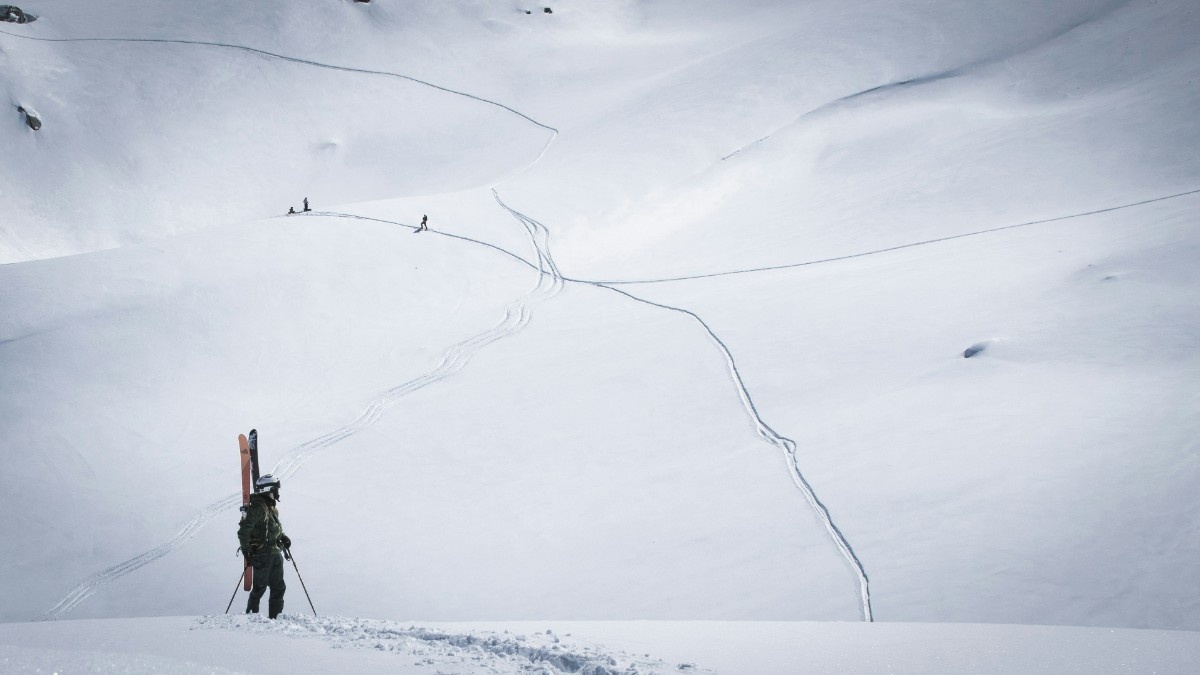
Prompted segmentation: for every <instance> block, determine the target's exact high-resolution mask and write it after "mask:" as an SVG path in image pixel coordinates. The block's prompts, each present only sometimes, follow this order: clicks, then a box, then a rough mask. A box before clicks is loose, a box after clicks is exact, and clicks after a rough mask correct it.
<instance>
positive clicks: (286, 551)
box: [234, 548, 317, 616]
mask: <svg viewBox="0 0 1200 675" xmlns="http://www.w3.org/2000/svg"><path fill="white" fill-rule="evenodd" d="M283 557H285V558H287V559H288V560H291V561H292V569H294V570H296V578H297V579H299V580H300V588H303V589H304V597H305V598H308V607H309V609H311V610H312V611H313V616H316V615H317V608H316V607H313V604H312V596H310V595H309V594H308V586H305V585H304V577H302V576H300V568H299V567H296V558H295V556H293V555H292V549H290V548H285V549H283ZM234 593H237V591H236V590H235V591H234Z"/></svg>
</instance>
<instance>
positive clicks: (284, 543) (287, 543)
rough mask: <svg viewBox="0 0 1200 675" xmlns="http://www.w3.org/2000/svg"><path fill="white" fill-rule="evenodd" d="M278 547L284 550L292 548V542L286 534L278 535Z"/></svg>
mask: <svg viewBox="0 0 1200 675" xmlns="http://www.w3.org/2000/svg"><path fill="white" fill-rule="evenodd" d="M279 545H280V546H281V547H283V548H285V549H289V548H291V547H292V540H291V539H289V538H288V536H287V535H286V534H281V535H279Z"/></svg>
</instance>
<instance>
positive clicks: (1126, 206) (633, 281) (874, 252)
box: [510, 189, 1200, 286]
mask: <svg viewBox="0 0 1200 675" xmlns="http://www.w3.org/2000/svg"><path fill="white" fill-rule="evenodd" d="M1194 194H1200V189H1196V190H1188V191H1186V192H1176V193H1175V194H1170V195H1165V196H1161V197H1152V198H1150V199H1143V200H1141V201H1136V202H1130V203H1128V204H1120V205H1118V206H1110V207H1108V208H1103V209H1096V210H1094V211H1084V212H1082V213H1073V214H1071V215H1067V216H1057V217H1055V218H1045V219H1042V220H1030V221H1027V222H1024V223H1017V224H1015V225H1002V226H1000V227H992V228H988V229H986V230H976V231H974V232H964V233H962V234H953V235H950V236H948V237H939V238H937V239H926V240H924V241H915V242H912V243H908V244H900V245H899V246H890V247H888V248H880V249H875V250H872V251H862V252H860V253H850V254H847V255H842V256H836V257H833V258H822V259H820V260H808V261H805V262H798V263H789V264H786V265H771V266H769V267H753V268H750V269H741V270H728V271H725V272H709V273H707V274H693V275H689V276H680V277H665V278H661V279H623V280H622V279H616V280H603V281H589V280H585V279H573V278H571V277H565V279H566V281H575V282H580V283H587V284H593V285H600V286H623V285H635V284H665V283H669V282H672V281H694V280H696V279H711V278H713V277H727V276H733V275H735V274H755V273H757V272H771V271H774V270H786V269H792V268H795V267H807V266H809V265H820V264H822V263H831V262H838V261H841V260H852V259H854V258H864V257H866V256H871V255H878V254H880V253H890V252H892V251H900V250H903V249H906V248H913V247H916V246H928V245H930V244H939V243H941V242H944V241H952V240H954V239H963V238H965V237H978V236H980V235H983V234H992V233H994V232H1002V231H1004V230H1013V229H1016V228H1019V227H1029V226H1030V225H1044V224H1046V223H1055V222H1058V221H1060V220H1071V219H1073V218H1084V217H1086V216H1094V215H1097V214H1100V213H1109V212H1112V211H1121V210H1124V209H1131V208H1134V207H1138V206H1145V205H1146V204H1153V203H1155V202H1165V201H1167V200H1170V199H1178V198H1180V197H1187V196H1189V195H1194ZM510 255H511V254H510Z"/></svg>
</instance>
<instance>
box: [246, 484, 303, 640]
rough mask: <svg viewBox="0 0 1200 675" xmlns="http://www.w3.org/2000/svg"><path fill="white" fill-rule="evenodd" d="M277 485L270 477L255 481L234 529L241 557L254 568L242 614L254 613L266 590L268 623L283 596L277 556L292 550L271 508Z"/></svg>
mask: <svg viewBox="0 0 1200 675" xmlns="http://www.w3.org/2000/svg"><path fill="white" fill-rule="evenodd" d="M279 485H280V483H279V479H277V478H275V477H274V476H272V475H271V474H267V475H265V476H263V477H262V478H259V479H258V482H257V483H256V484H255V488H254V494H252V495H250V504H249V505H248V506H247V507H246V517H245V518H243V519H242V523H241V525H239V526H238V543H240V544H241V545H242V554H243V555H245V556H246V560H247V562H249V563H250V564H251V565H253V566H254V589H253V590H251V591H250V599H249V600H248V601H247V602H246V613H247V614H250V613H251V612H253V613H255V614H257V613H258V601H259V600H261V599H262V596H263V594H264V593H266V592H267V587H268V586H269V587H270V589H271V599H270V601H269V602H268V603H267V609H268V612H269V614H268V616H269V617H270V618H272V619H274V618H275V617H277V616H279V613H280V612H282V611H283V593H284V591H285V590H287V586H286V585H285V584H284V583H283V556H282V555H281V553H282V552H283V551H286V550H288V549H290V548H291V547H292V540H291V539H288V536H287V535H286V534H284V533H283V525H281V524H280V522H279V509H278V508H276V506H275V503H276V502H278V501H279Z"/></svg>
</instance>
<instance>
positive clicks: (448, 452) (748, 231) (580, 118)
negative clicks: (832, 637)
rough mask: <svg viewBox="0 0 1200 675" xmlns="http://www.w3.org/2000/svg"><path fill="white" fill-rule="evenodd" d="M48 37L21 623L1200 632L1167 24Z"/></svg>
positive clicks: (29, 35) (269, 22) (1139, 9)
mask: <svg viewBox="0 0 1200 675" xmlns="http://www.w3.org/2000/svg"><path fill="white" fill-rule="evenodd" d="M23 9H27V10H29V11H32V12H33V13H35V14H37V15H39V20H38V21H37V22H35V23H32V24H24V25H20V26H17V25H10V24H4V25H2V26H0V31H2V32H0V88H2V89H3V90H4V91H5V92H6V93H7V94H8V96H9V98H10V100H12V102H13V104H14V110H15V106H16V105H24V106H27V107H30V108H32V109H35V110H37V112H38V114H39V115H40V116H41V117H42V119H43V121H44V126H43V128H42V129H41V130H40V131H37V132H34V131H32V130H31V129H28V128H27V127H25V126H23V122H22V120H21V118H20V116H19V115H17V114H15V113H12V114H10V115H9V116H8V120H7V121H4V122H0V157H3V160H2V161H0V172H2V174H0V202H2V203H4V204H5V211H4V217H3V219H2V220H0V261H3V262H7V263H8V264H6V265H3V266H0V391H3V397H0V451H2V452H3V453H4V455H3V457H4V465H5V471H4V472H2V473H0V504H2V505H3V507H4V511H5V513H6V514H9V515H8V516H7V517H6V518H4V519H0V539H3V540H4V541H5V542H8V544H9V545H10V546H11V550H13V551H17V552H19V553H18V554H16V555H6V556H4V557H3V558H2V559H0V579H3V580H4V581H3V582H2V583H0V593H2V596H0V597H2V598H3V600H2V601H0V619H3V620H6V621H24V620H29V619H32V618H54V619H57V618H110V617H143V616H170V615H199V614H206V613H214V612H216V611H218V610H219V609H221V608H220V606H219V605H220V603H221V602H222V601H224V600H225V599H227V597H228V593H229V591H230V588H229V587H230V584H229V582H230V581H234V579H233V576H234V575H235V574H236V573H237V572H238V560H237V558H236V557H235V556H234V555H233V549H234V548H235V547H236V544H235V543H234V538H233V534H232V532H233V528H234V526H235V524H236V520H237V515H236V514H237V510H236V502H237V497H236V496H235V494H234V493H235V491H236V490H237V482H236V475H235V474H234V469H233V467H234V466H235V465H234V449H235V438H236V435H237V434H238V433H241V432H245V431H248V430H249V429H250V428H251V427H257V428H258V429H259V432H260V435H261V438H262V448H263V452H262V454H263V460H264V462H265V463H266V464H267V465H268V466H270V467H273V468H274V470H275V471H276V472H278V473H282V474H283V475H284V482H285V486H284V501H283V503H282V508H283V515H284V523H285V525H286V527H287V529H288V531H289V534H290V535H291V537H292V539H293V541H294V542H295V546H296V553H297V556H298V560H299V562H300V564H301V565H302V566H303V567H304V573H305V575H306V576H305V578H306V581H307V582H308V584H309V588H310V589H311V590H312V591H313V592H314V594H315V600H316V601H317V603H318V606H319V607H321V608H322V611H323V612H330V613H333V614H338V615H346V616H360V617H379V618H393V619H394V618H397V617H420V618H421V620H423V621H466V620H487V621H511V620H524V619H528V620H543V619H545V620H549V619H556V620H632V619H652V620H671V621H679V620H715V621H731V620H756V621H763V620H767V621H800V620H832V621H853V620H858V619H862V618H874V619H876V620H881V621H923V622H972V623H1009V624H1063V625H1076V626H1105V627H1119V628H1154V629H1166V630H1184V631H1197V630H1200V623H1198V621H1197V618H1196V617H1197V616H1200V613H1198V612H1197V609H1198V608H1200V582H1197V581H1196V579H1195V578H1194V575H1192V574H1190V572H1191V570H1192V568H1193V567H1194V565H1193V561H1194V560H1195V559H1196V557H1197V555H1198V554H1200V536H1198V535H1197V533H1196V529H1195V527H1194V525H1195V523H1196V522H1197V518H1198V517H1200V498H1198V497H1196V494H1195V490H1193V489H1191V486H1192V485H1193V484H1195V482H1196V480H1197V479H1198V478H1200V445H1198V444H1197V442H1196V440H1195V439H1196V438H1200V433H1198V432H1200V428H1198V422H1197V420H1198V419H1200V417H1198V416H1197V414H1196V413H1197V409H1198V407H1200V405H1198V404H1200V399H1198V398H1197V395H1196V393H1195V386H1194V383H1195V382H1196V381H1197V378H1198V376H1200V361H1198V357H1197V356H1196V354H1195V349H1194V347H1195V345H1196V342H1197V337H1198V336H1200V314H1197V312H1196V311H1195V308H1196V307H1197V304H1198V301H1200V297H1198V296H1200V278H1197V273H1196V271H1195V265H1194V260H1195V258H1196V253H1197V249H1198V248H1200V233H1198V227H1197V226H1198V225H1200V219H1198V217H1197V215H1196V214H1197V213H1200V209H1198V205H1200V193H1198V192H1197V190H1200V161H1198V160H1197V159H1196V157H1197V153H1196V152H1195V150H1196V148H1197V147H1198V141H1200V123H1197V120H1198V119H1200V117H1198V116H1197V115H1196V113H1197V112H1198V111H1200V94H1198V93H1197V89H1196V87H1195V85H1194V82H1195V79H1196V76H1197V74H1198V73H1200V48H1198V47H1197V45H1196V44H1195V41H1194V40H1193V39H1192V37H1191V36H1193V35H1194V34H1195V33H1196V30H1197V28H1200V26H1198V25H1197V22H1198V21H1200V19H1198V18H1197V16H1196V12H1195V10H1194V8H1193V7H1192V6H1191V5H1190V3H1188V2H1186V0H1169V1H1165V2H1151V1H1149V0H1131V1H1128V2H1112V1H1084V0H1073V1H1071V2H1063V3H1055V4H1054V6H1053V7H1052V8H1045V7H1043V6H1042V5H1041V3H1033V2H984V3H972V4H971V5H970V6H969V7H966V6H959V5H947V4H946V3H944V2H933V1H931V0H920V1H918V0H903V1H901V0H893V1H890V2H856V3H850V4H847V3H844V2H825V1H814V2H803V3H796V2H783V1H781V0H758V1H756V2H750V3H736V4H734V3H717V2H690V3H681V2H654V3H648V2H635V1H633V0H611V1H608V2H597V3H587V4H584V3H578V4H577V3H575V2H566V0H564V4H563V5H562V6H561V7H555V12H554V14H551V15H545V14H541V13H537V12H535V13H533V14H529V15H526V14H524V13H523V12H520V11H517V8H516V7H515V6H514V5H512V4H510V3H494V2H482V1H475V2H458V3H445V2H434V1H433V0H428V1H424V2H412V3H403V4H401V3H392V2H386V1H385V0H377V2H373V3H371V4H369V5H359V4H356V3H349V2H326V1H324V0H321V1H318V0H305V1H304V2H293V3H287V4H284V5H269V4H268V5H261V4H259V5H252V6H245V5H243V4H240V3H227V2H218V3H206V5H205V6H204V7H201V6H198V5H196V4H195V3H185V2H174V3H156V4H155V5H154V6H153V7H149V8H144V7H141V6H140V5H134V4H132V3H124V2H112V3H105V4H97V3H83V2H77V1H75V0H59V1H58V2H50V1H48V0H46V1H44V2H41V3H34V4H30V5H28V6H23ZM305 196H307V197H308V198H309V199H310V201H311V202H312V204H313V206H314V208H315V212H314V213H312V214H305V215H302V216H295V217H285V216H282V215H281V214H282V213H283V212H284V211H285V210H286V208H287V206H288V205H294V206H297V207H298V206H299V202H300V199H301V198H302V197H305ZM422 214H429V216H430V223H431V227H432V228H433V231H432V232H429V233H421V234H420V235H419V236H413V235H412V228H413V227H414V226H415V224H416V223H417V222H419V220H420V217H421V215H422ZM766 268H770V269H766ZM967 351H969V352H971V353H972V357H971V358H969V359H966V358H963V355H964V352H967ZM806 490H807V491H808V492H807V494H806ZM293 586H294V585H293ZM295 590H296V589H295V588H293V590H292V591H291V592H290V593H289V606H288V607H289V611H292V610H295V609H296V608H297V607H298V605H297V604H295V603H296V602H297V601H298V599H299V598H298V596H296V595H295ZM147 625H148V626H149V625H150V624H147ZM164 625H165V624H164ZM147 630H152V629H151V628H149V627H148V628H147ZM154 630H157V629H154ZM730 630H741V629H730ZM789 630H790V629H789ZM796 630H800V629H799V628H796ZM826 630H834V629H833V628H829V629H826ZM914 630H917V629H914ZM921 630H924V629H921ZM931 630H932V629H931ZM945 630H952V629H951V628H946V629H945ZM1138 635H1140V634H1138ZM780 639H782V638H780ZM1048 639H1053V638H1048ZM1037 653H1038V654H1041V652H1037ZM17 656H19V657H21V658H25V656H26V655H25V654H24V653H22V654H18V655H17ZM177 656H178V655H177V654H176V655H172V654H167V655H165V657H166V658H176V657H177ZM39 663H40V662H39ZM212 665H217V664H212ZM222 667H234V666H227V665H223V666H222ZM866 667H868V666H864V668H866ZM947 672H950V671H947Z"/></svg>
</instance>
